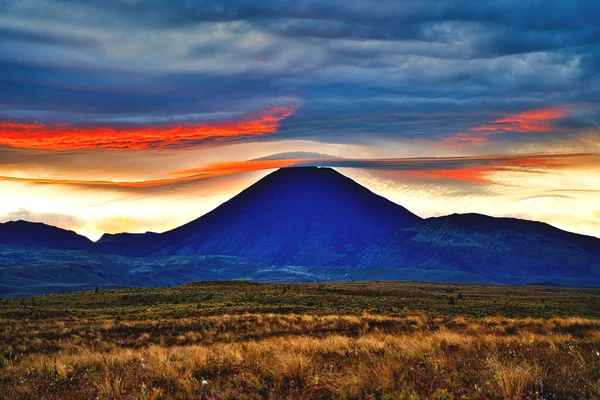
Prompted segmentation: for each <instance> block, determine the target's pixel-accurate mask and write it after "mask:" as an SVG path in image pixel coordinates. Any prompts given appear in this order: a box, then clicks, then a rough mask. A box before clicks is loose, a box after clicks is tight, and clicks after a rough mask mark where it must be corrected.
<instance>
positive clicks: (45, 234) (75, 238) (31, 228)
mask: <svg viewBox="0 0 600 400" xmlns="http://www.w3.org/2000/svg"><path fill="white" fill-rule="evenodd" d="M0 243H4V244H13V245H19V246H28V247H44V248H52V249H63V250H69V249H71V250H72V249H78V250H84V249H91V248H92V247H93V244H94V243H93V242H92V241H91V240H89V239H88V238H86V237H85V236H81V235H78V234H77V233H75V232H73V231H67V230H65V229H60V228H57V227H54V226H50V225H46V224H43V223H39V222H27V221H22V220H19V221H9V222H5V223H0Z"/></svg>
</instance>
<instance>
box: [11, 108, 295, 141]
mask: <svg viewBox="0 0 600 400" xmlns="http://www.w3.org/2000/svg"><path fill="white" fill-rule="evenodd" d="M296 108H297V106H291V107H288V106H277V107H273V108H271V109H268V110H266V111H264V112H261V113H257V114H251V115H247V116H246V119H245V120H242V121H234V122H231V121H228V122H215V123H211V124H190V125H179V126H175V125H168V126H156V127H132V128H115V127H78V126H72V125H66V124H59V125H46V124H41V123H35V124H32V123H20V122H9V121H6V122H0V145H4V146H10V147H17V148H28V149H50V150H68V149H93V148H105V149H147V148H164V147H171V146H184V145H187V144H190V143H193V142H199V141H205V140H215V141H219V140H224V139H232V138H237V137H242V136H255V135H261V134H266V133H273V132H276V131H277V129H278V128H279V122H280V121H281V120H283V119H284V118H287V117H289V116H290V115H292V114H293V113H294V111H295V110H296Z"/></svg>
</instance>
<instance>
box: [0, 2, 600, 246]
mask: <svg viewBox="0 0 600 400" xmlns="http://www.w3.org/2000/svg"><path fill="white" fill-rule="evenodd" d="M117 3H119V2H97V1H91V2H83V3H80V4H77V5H74V4H71V5H67V4H63V3H62V2H46V1H44V0H32V1H29V2H9V3H7V4H6V7H5V8H4V9H3V10H2V15H1V17H0V31H1V32H2V34H1V35H0V54H2V56H1V57H0V76H2V79H1V80H0V81H1V82H0V98H1V100H2V101H0V222H5V221H9V220H15V219H25V220H30V221H40V222H46V223H49V224H52V225H57V226H60V227H62V228H67V229H73V230H75V231H76V232H79V233H82V234H84V235H87V236H88V237H90V238H93V239H97V238H98V237H100V236H101V235H102V234H103V233H105V232H109V233H118V232H122V231H130V232H145V231H165V230H168V229H172V228H175V227H177V226H179V225H181V224H183V223H186V222H188V221H191V220H193V219H195V218H198V217H200V216H201V215H203V214H205V213H206V212H208V211H210V210H211V209H213V208H215V207H216V206H218V205H219V204H221V203H223V202H225V201H227V200H228V199H230V198H231V197H233V196H235V195H236V194H237V193H239V192H240V191H242V190H243V189H245V188H246V187H248V186H249V185H251V184H252V183H254V182H256V181H257V180H258V179H260V178H261V177H263V176H265V175H266V174H268V173H270V172H272V171H274V170H276V169H278V168H284V167H293V166H307V165H310V166H322V167H331V168H335V169H336V170H338V171H340V172H342V173H344V174H346V175H348V176H349V177H351V178H353V179H356V180H357V181H359V183H361V184H363V185H364V186H366V187H367V188H369V189H371V190H373V191H374V192H376V193H378V194H381V195H383V196H385V197H387V198H389V199H391V200H393V201H395V202H397V203H399V204H401V205H403V206H405V207H407V208H408V209H410V210H411V211H413V212H415V213H416V214H418V215H420V216H422V217H429V216H435V215H446V214H451V213H455V212H470V211H477V212H480V213H484V214H489V215H494V216H514V217H518V218H524V219H533V220H539V221H544V222H548V223H550V224H553V225H555V226H557V227H560V228H562V229H566V230H569V231H573V232H578V233H584V234H588V235H595V236H599V237H600V201H598V199H599V198H600V166H599V163H600V161H599V160H600V106H599V104H600V92H599V91H598V88H599V87H600V86H599V85H600V75H599V74H598V65H597V60H598V55H597V54H598V49H597V46H595V41H594V39H595V38H596V37H597V35H596V34H595V32H596V31H597V28H596V26H597V23H596V18H595V17H594V16H595V14H594V13H593V12H587V11H585V9H586V7H581V6H580V5H577V4H571V3H567V2H565V3H564V4H563V5H562V6H561V7H557V8H556V9H555V8H552V7H544V12H533V11H535V9H537V8H536V7H538V6H535V5H531V4H529V3H527V2H514V3H510V2H509V3H510V4H508V3H506V4H504V3H502V5H501V6H498V7H491V6H489V5H480V4H477V6H473V5H471V4H470V3H469V4H467V3H460V2H454V3H453V2H450V3H452V4H450V3H448V4H446V3H444V4H443V5H439V4H438V5H435V4H434V3H429V2H424V3H420V2H418V3H411V2H382V3H378V4H377V6H374V5H373V3H370V2H364V1H362V0H361V1H352V2H350V3H348V4H343V5H342V4H336V5H332V4H330V5H325V4H324V3H323V2H317V1H308V2H302V3H301V4H300V3H298V4H297V3H289V4H287V3H286V4H285V5H277V6H276V7H275V5H274V4H272V3H270V2H264V3H263V2H254V3H252V2H250V3H247V2H234V3H232V4H228V5H226V6H223V7H220V6H219V7H217V6H215V5H214V4H204V3H203V2H199V3H198V4H189V5H188V6H186V7H176V6H174V5H173V4H171V3H169V2H164V1H158V2H156V4H154V5H153V7H144V6H142V4H141V3H139V4H138V3H137V2H130V3H131V4H130V3H128V4H127V5H125V4H120V3H119V4H117ZM575 3H577V2H575ZM588 8H590V7H588ZM591 8H593V7H591ZM523 15H525V16H530V15H535V18H526V17H522V16H523ZM133 16H135V18H134V17H133ZM564 27H568V29H566V28H564Z"/></svg>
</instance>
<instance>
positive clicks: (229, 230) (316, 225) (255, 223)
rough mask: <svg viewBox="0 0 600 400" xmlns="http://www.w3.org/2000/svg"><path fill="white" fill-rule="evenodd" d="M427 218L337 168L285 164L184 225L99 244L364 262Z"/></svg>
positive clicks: (283, 260) (301, 261)
mask: <svg viewBox="0 0 600 400" xmlns="http://www.w3.org/2000/svg"><path fill="white" fill-rule="evenodd" d="M420 221H421V218H419V217H418V216H416V215H414V214H412V213H411V212H409V211H408V210H406V209H405V208H403V207H401V206H399V205H397V204H395V203H392V202H391V201H389V200H387V199H385V198H383V197H381V196H378V195H376V194H374V193H373V192H371V191H369V190H368V189H366V188H365V187H363V186H361V185H358V184H357V183H356V182H354V181H353V180H351V179H349V178H347V177H345V176H343V175H342V174H340V173H338V172H336V171H334V170H333V169H330V168H317V167H300V168H283V169H279V170H277V171H275V172H273V173H271V174H270V175H268V176H266V177H265V178H263V179H261V180H260V181H259V182H257V183H256V184H254V185H252V186H250V187H249V188H248V189H246V190H244V191H243V192H241V193H240V194H239V195H237V196H235V197H234V198H233V199H231V200H229V201H228V202H226V203H224V204H222V205H221V206H220V207H218V208H216V209H215V210H213V211H212V212H210V213H208V214H206V215H204V216H202V217H200V218H198V219H196V220H194V221H192V222H190V223H188V224H186V225H183V226H181V227H179V228H177V229H174V230H172V231H169V232H165V233H163V234H160V235H155V234H154V235H148V234H146V235H136V236H133V235H126V236H121V237H120V238H117V237H115V236H107V237H106V238H105V237H102V238H101V239H100V241H99V242H98V248H99V249H101V250H102V251H107V252H114V253H118V254H124V255H133V256H149V255H153V256H164V255H174V254H177V255H192V254H199V255H200V254H202V255H217V254H219V255H229V256H238V257H244V258H247V259H249V260H252V261H254V262H258V263H262V264H269V265H282V266H283V265H307V266H313V265H317V266H321V265H329V266H341V265H357V264H359V262H360V261H359V254H360V252H361V251H363V249H365V248H366V247H367V246H372V245H378V244H379V243H382V242H383V241H384V240H385V239H387V238H388V237H390V235H392V234H393V233H394V232H396V231H398V230H399V229H402V228H406V227H409V226H412V225H414V224H417V223H419V222H420ZM125 244H126V245H125Z"/></svg>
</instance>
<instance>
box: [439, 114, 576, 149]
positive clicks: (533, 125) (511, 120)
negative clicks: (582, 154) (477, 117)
mask: <svg viewBox="0 0 600 400" xmlns="http://www.w3.org/2000/svg"><path fill="white" fill-rule="evenodd" d="M569 111H570V109H569V108H568V107H554V108H547V109H540V110H532V111H525V112H522V113H516V114H511V115H508V116H506V117H504V118H499V119H496V120H494V121H492V122H490V123H487V124H483V125H480V126H476V127H475V128H471V129H470V130H469V131H468V132H462V133H457V134H456V135H454V136H451V137H449V138H446V139H445V140H444V141H445V142H447V143H454V144H475V145H478V144H486V143H488V136H489V135H492V134H497V133H505V132H519V133H527V132H552V131H560V130H562V128H561V127H560V126H557V125H556V124H555V123H554V120H556V119H558V118H561V117H564V116H565V115H567V113H568V112H569Z"/></svg>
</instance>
